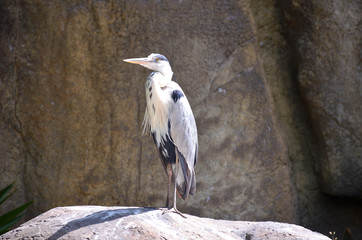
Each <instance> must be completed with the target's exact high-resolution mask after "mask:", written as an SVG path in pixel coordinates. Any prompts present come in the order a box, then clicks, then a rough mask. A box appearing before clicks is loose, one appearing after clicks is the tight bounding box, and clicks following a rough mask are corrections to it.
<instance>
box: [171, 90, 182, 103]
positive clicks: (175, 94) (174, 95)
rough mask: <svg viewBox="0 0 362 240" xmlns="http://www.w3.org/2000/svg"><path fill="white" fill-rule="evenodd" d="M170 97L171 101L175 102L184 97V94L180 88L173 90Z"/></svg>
mask: <svg viewBox="0 0 362 240" xmlns="http://www.w3.org/2000/svg"><path fill="white" fill-rule="evenodd" d="M171 97H172V99H173V102H174V103H176V102H177V100H179V99H180V98H182V97H184V94H183V93H182V92H181V91H180V90H174V91H173V92H172V94H171Z"/></svg>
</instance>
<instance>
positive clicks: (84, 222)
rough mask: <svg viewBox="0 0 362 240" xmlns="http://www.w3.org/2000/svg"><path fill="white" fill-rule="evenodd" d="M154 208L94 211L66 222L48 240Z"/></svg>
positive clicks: (54, 239)
mask: <svg viewBox="0 0 362 240" xmlns="http://www.w3.org/2000/svg"><path fill="white" fill-rule="evenodd" d="M154 210H156V208H127V209H115V210H104V211H100V212H95V213H93V214H90V215H88V216H85V217H82V218H80V219H76V220H73V221H70V222H68V223H67V224H66V225H65V226H63V227H62V228H61V229H59V230H58V231H56V232H55V233H54V234H53V235H52V236H50V237H49V238H48V239H49V240H56V239H58V238H60V237H62V236H64V235H66V234H68V233H70V232H72V231H74V230H77V229H80V228H83V227H86V226H89V225H94V224H99V223H104V222H108V221H113V220H115V219H118V218H123V217H127V216H130V215H136V214H142V213H145V212H149V211H154Z"/></svg>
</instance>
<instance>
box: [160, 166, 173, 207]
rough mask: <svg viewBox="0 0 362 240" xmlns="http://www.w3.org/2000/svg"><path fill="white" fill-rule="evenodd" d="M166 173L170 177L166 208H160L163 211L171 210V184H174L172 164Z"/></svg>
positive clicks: (167, 167)
mask: <svg viewBox="0 0 362 240" xmlns="http://www.w3.org/2000/svg"><path fill="white" fill-rule="evenodd" d="M166 171H167V175H168V184H167V199H166V207H165V208H160V209H161V210H164V211H166V210H169V209H170V208H171V207H170V198H171V196H170V192H171V183H172V166H171V164H167V166H166Z"/></svg>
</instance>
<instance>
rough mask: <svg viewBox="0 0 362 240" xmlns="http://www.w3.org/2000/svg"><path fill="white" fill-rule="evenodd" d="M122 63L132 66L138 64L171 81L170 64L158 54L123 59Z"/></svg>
mask: <svg viewBox="0 0 362 240" xmlns="http://www.w3.org/2000/svg"><path fill="white" fill-rule="evenodd" d="M123 61H125V62H128V63H133V64H139V65H141V66H144V67H146V68H148V69H151V70H153V71H155V72H160V73H162V75H164V76H165V77H166V78H169V79H170V80H171V78H172V74H173V72H172V69H171V66H170V63H169V62H168V60H167V58H166V57H165V56H163V55H161V54H158V53H152V54H150V55H149V56H148V57H146V58H129V59H124V60H123Z"/></svg>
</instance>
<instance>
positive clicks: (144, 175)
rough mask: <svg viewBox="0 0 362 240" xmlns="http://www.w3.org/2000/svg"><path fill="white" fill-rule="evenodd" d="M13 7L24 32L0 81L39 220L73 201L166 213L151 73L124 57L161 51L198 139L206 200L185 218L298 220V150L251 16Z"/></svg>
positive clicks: (236, 9)
mask: <svg viewBox="0 0 362 240" xmlns="http://www.w3.org/2000/svg"><path fill="white" fill-rule="evenodd" d="M215 3H216V2H215ZM8 5H9V6H7V5H6V4H2V7H3V12H4V11H5V12H7V11H6V9H8V8H7V7H9V8H10V9H11V10H12V12H9V13H8V15H10V17H13V18H14V19H11V20H12V21H14V24H15V25H14V28H9V32H5V33H6V34H5V33H4V34H5V36H8V39H5V40H7V41H5V40H4V43H3V44H5V45H6V46H7V47H6V48H4V51H5V52H6V53H7V54H8V56H9V58H6V59H5V60H6V61H7V63H8V65H9V66H8V68H6V69H4V71H5V73H8V74H7V75H6V74H5V75H2V76H1V77H2V79H3V80H2V81H4V82H6V83H8V85H9V86H12V87H13V88H14V91H13V92H10V93H9V97H7V98H3V102H4V104H7V105H8V106H9V109H5V108H4V109H3V111H4V113H5V114H4V116H10V117H8V119H9V120H8V122H9V126H8V128H9V129H10V130H9V131H11V130H13V136H11V137H12V138H15V140H17V141H18V142H19V143H18V144H20V146H19V147H20V148H22V149H21V151H20V153H21V154H23V158H17V159H16V161H17V162H18V165H19V167H20V169H22V171H23V177H22V178H21V180H22V181H23V182H24V188H23V189H21V190H22V191H24V192H26V194H27V195H26V197H27V198H28V199H33V201H34V203H33V205H32V206H31V207H30V213H31V215H35V214H37V213H40V212H43V211H45V210H48V209H50V208H53V207H55V206H59V205H71V204H107V205H115V204H120V205H146V206H160V207H161V206H163V205H164V203H165V197H166V187H167V185H166V183H167V180H166V174H165V173H164V170H163V168H162V166H161V164H160V160H159V159H158V154H157V152H156V150H155V148H154V145H153V143H152V139H151V138H150V137H149V136H148V135H142V128H141V123H142V120H143V113H144V109H145V94H144V82H145V80H146V78H147V75H148V74H149V73H150V72H149V71H147V70H146V69H143V68H140V67H138V66H134V65H130V64H126V63H124V62H123V61H122V59H124V58H129V57H142V56H147V55H148V54H149V53H151V52H160V53H162V54H165V55H166V56H167V57H168V59H169V61H170V62H171V66H172V67H173V71H174V73H175V76H176V79H177V81H178V82H179V84H180V85H181V86H182V87H183V89H184V91H185V93H186V95H187V97H188V99H189V101H190V103H191V105H192V108H193V110H194V114H195V117H196V121H197V125H198V130H199V149H200V152H199V162H198V165H197V166H196V175H197V194H196V197H194V198H191V199H189V202H188V203H187V204H184V205H182V203H181V202H180V208H181V209H183V210H185V211H187V212H190V213H194V214H198V215H200V216H208V217H217V218H221V217H222V218H227V219H249V220H266V219H273V220H278V221H287V222H295V221H297V215H296V208H295V206H296V205H297V201H296V197H295V196H296V194H295V190H294V187H293V180H292V177H291V173H290V164H289V163H288V156H287V149H286V147H285V144H284V143H283V139H282V137H281V134H280V130H279V127H278V124H276V122H275V119H274V116H273V111H272V109H273V102H272V101H271V98H270V94H269V92H270V91H269V88H268V85H266V84H265V81H264V78H263V74H262V72H263V71H262V68H261V66H260V63H259V61H258V57H257V48H256V45H257V42H256V41H255V35H256V32H255V31H254V29H253V25H252V22H251V19H252V15H251V13H250V12H249V11H248V10H247V9H245V7H244V6H241V5H239V4H238V3H237V2H236V1H235V2H233V1H231V2H229V3H228V4H221V3H219V2H217V8H215V6H214V4H212V3H207V4H205V3H201V2H198V3H197V2H187V1H185V2H179V3H177V5H175V3H171V2H170V3H160V4H156V3H153V2H149V3H146V4H137V3H135V2H124V3H118V2H112V1H110V2H106V1H96V2H90V3H86V2H78V3H76V2H75V3H72V2H59V1H48V2H43V1H36V2H34V1H23V2H21V4H18V5H17V4H10V3H8ZM200 9H201V10H202V11H200ZM176 12H177V14H175V13H176ZM182 12H184V14H186V16H187V17H185V16H184V14H181V13H182ZM212 12H214V13H213V14H212V16H213V17H210V13H212ZM12 14H14V15H12ZM5 16H7V15H6V14H5ZM8 21H10V20H8ZM211 26H212V27H211ZM196 29H197V30H196ZM11 36H15V37H17V38H16V39H13V38H11ZM9 45H10V46H11V48H9V47H8V46H9ZM3 46H4V45H3ZM180 46H183V47H182V48H180ZM7 71H8V72H7ZM12 73H14V74H12ZM4 88H5V89H6V86H4ZM10 103H12V104H10ZM12 116H14V117H12ZM14 132H15V133H14ZM16 133H18V134H16ZM7 136H8V135H5V136H2V137H3V138H4V141H5V142H6V141H10V140H6V139H5V138H7ZM10 139H11V138H10ZM15 140H12V141H15ZM15 153H16V152H15ZM15 153H14V154H15ZM21 156H22V155H21ZM4 161H6V160H5V159H4ZM14 177H15V176H14ZM236 212H238V213H240V214H237V215H235V213H236Z"/></svg>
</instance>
